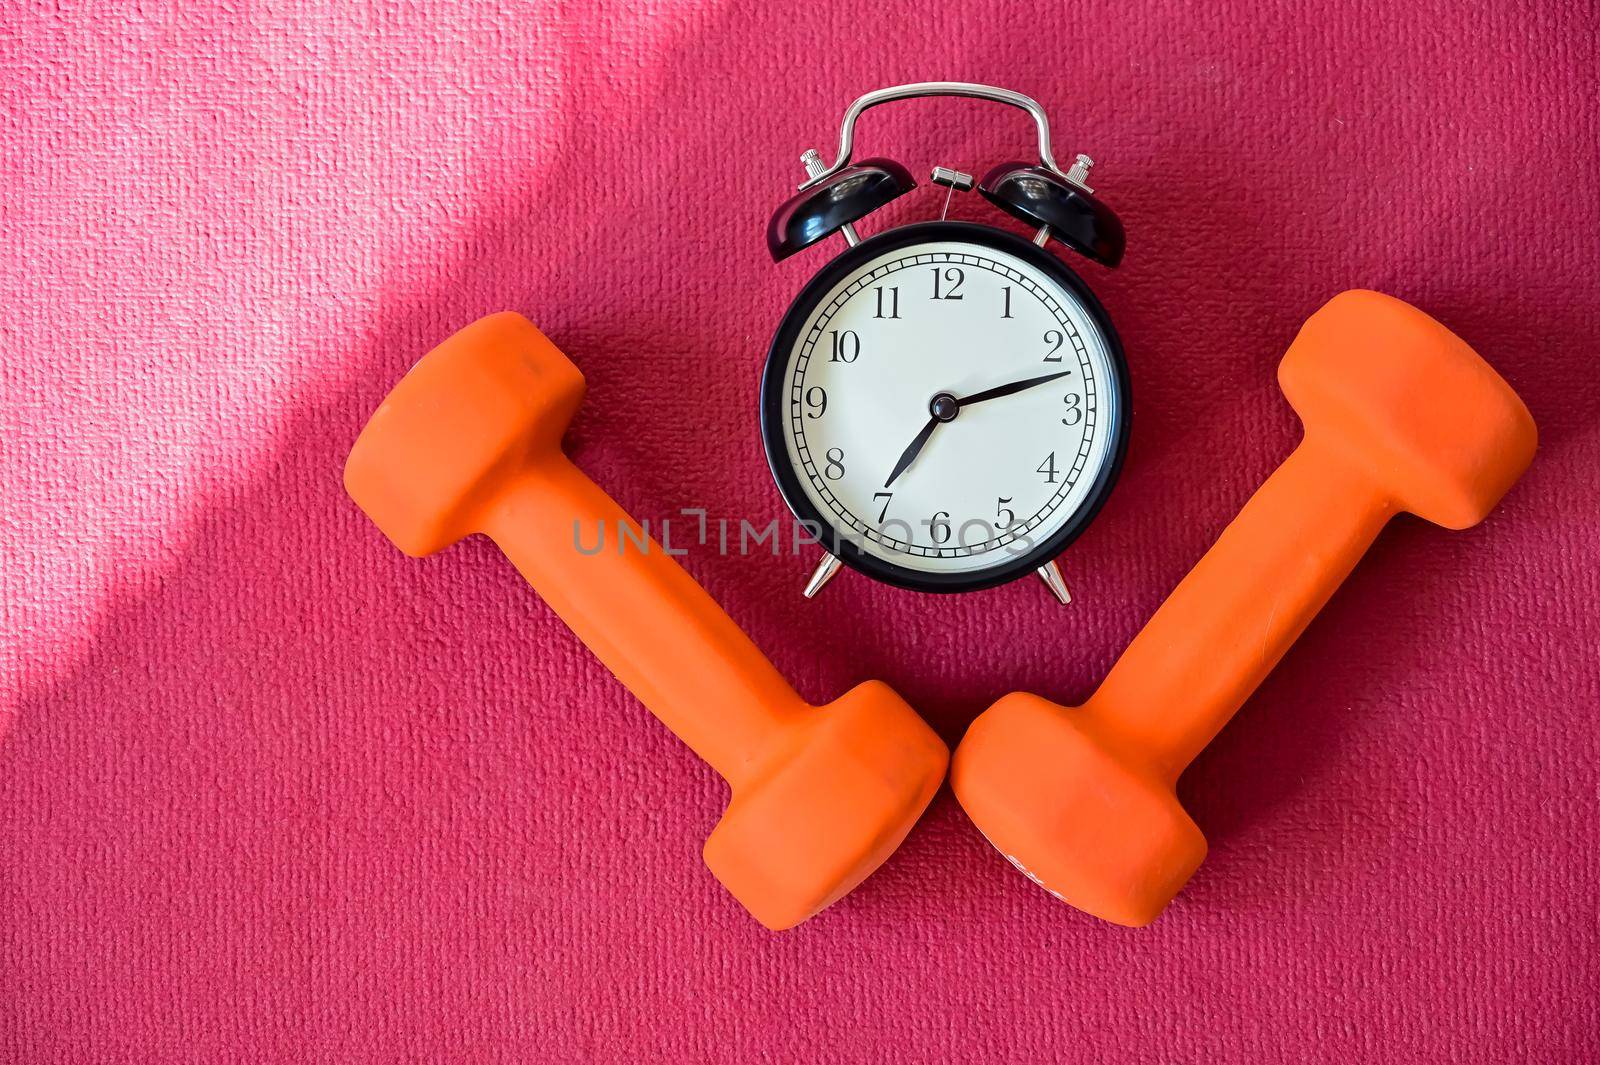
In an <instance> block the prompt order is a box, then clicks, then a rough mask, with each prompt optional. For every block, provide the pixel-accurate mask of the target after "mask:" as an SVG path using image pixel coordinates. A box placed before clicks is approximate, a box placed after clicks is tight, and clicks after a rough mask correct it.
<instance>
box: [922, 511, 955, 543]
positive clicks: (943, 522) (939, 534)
mask: <svg viewBox="0 0 1600 1065" xmlns="http://www.w3.org/2000/svg"><path fill="white" fill-rule="evenodd" d="M922 524H924V525H926V526H927V527H928V536H929V537H930V538H932V540H933V542H934V543H935V544H947V543H949V542H950V512H949V511H948V510H941V511H939V513H937V514H935V515H934V516H933V517H931V518H929V519H928V520H927V521H925V522H923V523H922Z"/></svg>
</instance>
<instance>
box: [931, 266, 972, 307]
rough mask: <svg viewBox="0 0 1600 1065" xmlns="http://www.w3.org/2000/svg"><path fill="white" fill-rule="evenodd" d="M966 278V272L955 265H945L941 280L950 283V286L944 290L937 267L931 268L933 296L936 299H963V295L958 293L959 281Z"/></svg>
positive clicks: (959, 288)
mask: <svg viewBox="0 0 1600 1065" xmlns="http://www.w3.org/2000/svg"><path fill="white" fill-rule="evenodd" d="M966 279H967V275H966V273H965V272H964V271H963V270H962V269H961V268H960V267H957V266H947V267H945V270H944V277H943V278H942V280H944V281H947V282H949V283H950V288H949V289H948V290H945V289H944V288H943V286H942V285H941V284H940V281H941V278H940V276H939V268H938V267H937V266H935V267H934V268H933V298H934V299H936V300H964V299H966V297H965V296H961V295H958V294H957V293H959V292H960V290H961V283H962V282H963V281H965V280H966Z"/></svg>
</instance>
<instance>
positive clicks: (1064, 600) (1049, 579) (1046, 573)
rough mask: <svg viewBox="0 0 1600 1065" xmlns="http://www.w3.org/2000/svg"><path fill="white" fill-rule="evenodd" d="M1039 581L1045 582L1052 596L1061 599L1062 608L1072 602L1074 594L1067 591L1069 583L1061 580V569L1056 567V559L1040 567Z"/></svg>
mask: <svg viewBox="0 0 1600 1065" xmlns="http://www.w3.org/2000/svg"><path fill="white" fill-rule="evenodd" d="M1039 579H1040V580H1042V581H1044V584H1045V587H1046V588H1049V589H1050V594H1052V595H1054V596H1055V597H1056V598H1057V599H1059V600H1060V601H1061V605H1062V606H1066V605H1067V604H1068V603H1070V602H1072V593H1071V592H1069V591H1067V582H1066V581H1064V580H1062V578H1061V567H1060V566H1057V565H1056V563H1055V560H1054V559H1051V560H1050V561H1049V562H1046V563H1045V564H1044V565H1042V566H1040V567H1039Z"/></svg>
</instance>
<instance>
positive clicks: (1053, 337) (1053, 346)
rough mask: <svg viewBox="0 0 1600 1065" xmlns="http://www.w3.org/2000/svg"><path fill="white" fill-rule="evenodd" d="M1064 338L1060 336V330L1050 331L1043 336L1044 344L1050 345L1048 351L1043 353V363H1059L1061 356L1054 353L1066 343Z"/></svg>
mask: <svg viewBox="0 0 1600 1065" xmlns="http://www.w3.org/2000/svg"><path fill="white" fill-rule="evenodd" d="M1066 339H1067V338H1066V337H1064V336H1062V335H1061V330H1059V329H1052V330H1050V331H1049V332H1047V333H1045V335H1044V342H1045V343H1046V344H1049V345H1050V350H1049V351H1048V352H1046V353H1045V356H1044V361H1045V362H1060V361H1061V356H1060V355H1057V354H1056V352H1058V351H1060V350H1061V345H1062V344H1063V343H1065V342H1066Z"/></svg>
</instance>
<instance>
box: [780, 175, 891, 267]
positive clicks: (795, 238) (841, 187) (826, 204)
mask: <svg viewBox="0 0 1600 1065" xmlns="http://www.w3.org/2000/svg"><path fill="white" fill-rule="evenodd" d="M916 187H917V182H916V180H915V179H914V178H912V176H911V171H909V170H907V169H906V168H905V167H903V166H901V165H900V164H899V163H897V162H895V161H894V160H893V159H863V160H862V161H861V162H859V163H856V164H854V165H852V166H847V167H845V168H844V169H843V170H841V171H839V172H838V173H837V174H833V175H831V176H829V177H826V178H824V179H823V180H822V181H820V182H818V183H817V184H815V185H813V186H811V187H810V188H808V189H804V190H802V191H800V192H797V193H795V194H794V195H793V196H791V197H789V198H788V199H787V200H785V201H784V202H783V203H782V205H780V206H779V207H778V209H777V210H776V211H774V212H773V214H772V220H771V221H769V222H768V223H767V249H768V250H769V251H771V252H772V258H773V261H774V262H776V261H778V260H780V259H786V258H788V257H789V256H791V255H793V254H794V253H795V252H797V251H799V250H800V249H801V248H806V247H810V246H811V245H813V244H815V243H816V242H817V241H819V240H821V239H822V238H823V237H826V236H828V235H829V234H830V233H837V232H838V231H839V230H840V229H841V228H842V227H844V226H847V225H849V224H850V223H851V222H854V221H855V220H856V219H858V218H864V217H866V216H867V215H869V214H871V213H872V212H873V211H876V210H877V209H878V208H880V207H882V206H883V205H884V204H886V203H888V202H889V201H890V200H893V199H896V198H897V197H900V196H903V195H905V194H906V193H908V192H910V191H911V190H912V189H914V188H916Z"/></svg>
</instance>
